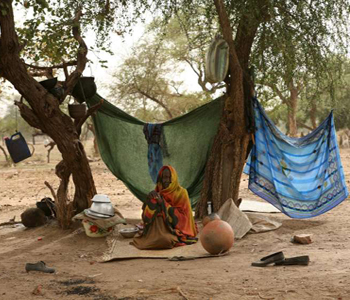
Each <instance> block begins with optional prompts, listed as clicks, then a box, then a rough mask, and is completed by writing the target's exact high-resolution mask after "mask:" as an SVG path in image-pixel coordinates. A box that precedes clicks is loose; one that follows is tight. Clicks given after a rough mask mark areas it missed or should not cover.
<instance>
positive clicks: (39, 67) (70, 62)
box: [25, 60, 78, 70]
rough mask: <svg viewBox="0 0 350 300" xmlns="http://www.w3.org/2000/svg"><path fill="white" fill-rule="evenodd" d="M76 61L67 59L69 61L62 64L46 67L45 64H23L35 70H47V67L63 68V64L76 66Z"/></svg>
mask: <svg viewBox="0 0 350 300" xmlns="http://www.w3.org/2000/svg"><path fill="white" fill-rule="evenodd" d="M77 63H78V62H77V61H76V60H72V61H69V62H64V63H62V64H59V65H53V66H48V67H45V66H34V65H31V64H27V63H26V64H25V65H26V67H28V68H31V69H35V70H48V69H63V68H64V67H65V66H68V67H69V66H76V65H77Z"/></svg>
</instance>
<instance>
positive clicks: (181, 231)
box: [156, 166, 197, 237]
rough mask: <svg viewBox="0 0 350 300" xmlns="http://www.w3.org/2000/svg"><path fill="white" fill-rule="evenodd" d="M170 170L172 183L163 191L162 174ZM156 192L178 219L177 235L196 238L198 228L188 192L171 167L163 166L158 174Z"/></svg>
mask: <svg viewBox="0 0 350 300" xmlns="http://www.w3.org/2000/svg"><path fill="white" fill-rule="evenodd" d="M165 169H168V170H169V171H170V173H171V183H170V185H169V186H168V187H167V188H166V189H163V186H162V173H163V171H164V170H165ZM156 191H157V192H158V193H160V195H161V196H162V197H163V199H164V202H165V206H166V207H167V209H168V211H170V210H172V215H173V218H177V222H175V223H176V225H175V230H176V233H177V235H179V236H181V235H185V236H188V237H195V236H196V235H197V228H196V225H195V222H194V218H193V215H192V208H191V203H190V199H189V197H188V193H187V190H186V189H184V188H183V187H181V186H180V184H179V180H178V176H177V173H176V171H175V169H174V168H173V167H171V166H163V167H162V168H161V169H160V171H159V174H158V180H157V186H156Z"/></svg>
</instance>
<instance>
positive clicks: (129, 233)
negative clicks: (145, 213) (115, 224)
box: [119, 228, 139, 238]
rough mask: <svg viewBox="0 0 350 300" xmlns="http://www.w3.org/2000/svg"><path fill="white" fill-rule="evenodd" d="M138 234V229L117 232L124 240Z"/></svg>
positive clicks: (124, 229) (125, 229)
mask: <svg viewBox="0 0 350 300" xmlns="http://www.w3.org/2000/svg"><path fill="white" fill-rule="evenodd" d="M138 232H139V229H138V228H123V229H120V230H119V233H120V234H121V235H122V236H123V237H124V238H133V237H134V236H135V234H136V233H138Z"/></svg>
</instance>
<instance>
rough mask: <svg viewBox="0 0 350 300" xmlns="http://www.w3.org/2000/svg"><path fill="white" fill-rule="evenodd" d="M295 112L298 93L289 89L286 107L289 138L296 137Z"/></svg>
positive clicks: (293, 89)
mask: <svg viewBox="0 0 350 300" xmlns="http://www.w3.org/2000/svg"><path fill="white" fill-rule="evenodd" d="M297 110H298V91H297V89H295V88H291V90H290V98H289V105H288V126H289V130H288V132H289V135H290V136H291V137H297V136H298V126H297Z"/></svg>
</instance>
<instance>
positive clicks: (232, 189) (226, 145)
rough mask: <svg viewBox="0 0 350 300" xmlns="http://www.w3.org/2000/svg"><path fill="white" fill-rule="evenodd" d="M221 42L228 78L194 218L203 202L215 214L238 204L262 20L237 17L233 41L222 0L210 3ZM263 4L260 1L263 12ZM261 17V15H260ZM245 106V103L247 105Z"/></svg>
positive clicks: (202, 208)
mask: <svg viewBox="0 0 350 300" xmlns="http://www.w3.org/2000/svg"><path fill="white" fill-rule="evenodd" d="M214 3H215V6H216V10H217V12H218V16H219V22H220V26H221V29H222V34H223V37H224V39H225V40H226V42H227V43H228V45H229V76H228V80H227V83H228V89H227V98H226V101H225V106H224V111H223V114H222V117H221V121H220V126H219V129H218V133H217V135H216V137H215V140H214V144H213V147H212V150H211V155H210V158H209V160H208V163H207V166H206V170H205V179H204V182H203V189H202V192H201V199H200V202H199V203H198V205H197V207H196V217H199V218H201V217H203V216H205V215H206V214H207V202H208V201H211V202H212V204H213V211H214V212H216V211H218V210H219V208H220V207H221V206H222V204H223V203H224V202H225V201H226V200H227V199H229V198H232V199H233V200H234V202H235V203H236V205H237V204H238V194H239V184H240V179H241V174H242V171H243V167H244V163H245V158H246V151H247V145H248V142H249V140H250V134H249V132H248V130H247V127H248V126H249V124H247V121H248V120H247V119H246V117H245V116H246V115H247V113H248V111H247V109H249V105H246V104H247V101H248V102H249V103H251V100H252V97H253V93H252V92H253V86H252V82H251V81H250V79H249V76H248V62H249V57H250V51H251V47H252V44H253V41H254V37H255V34H256V30H257V28H258V26H259V24H260V22H261V21H262V20H259V19H257V20H256V22H254V24H247V18H245V16H242V17H241V20H240V24H239V25H238V30H237V34H236V40H235V42H234V41H233V38H232V36H233V34H232V30H231V25H230V21H229V18H228V15H227V12H226V9H225V7H224V4H223V2H222V0H214ZM263 4H264V1H261V8H262V11H263ZM261 15H262V16H263V14H261ZM249 103H248V104H249Z"/></svg>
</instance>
